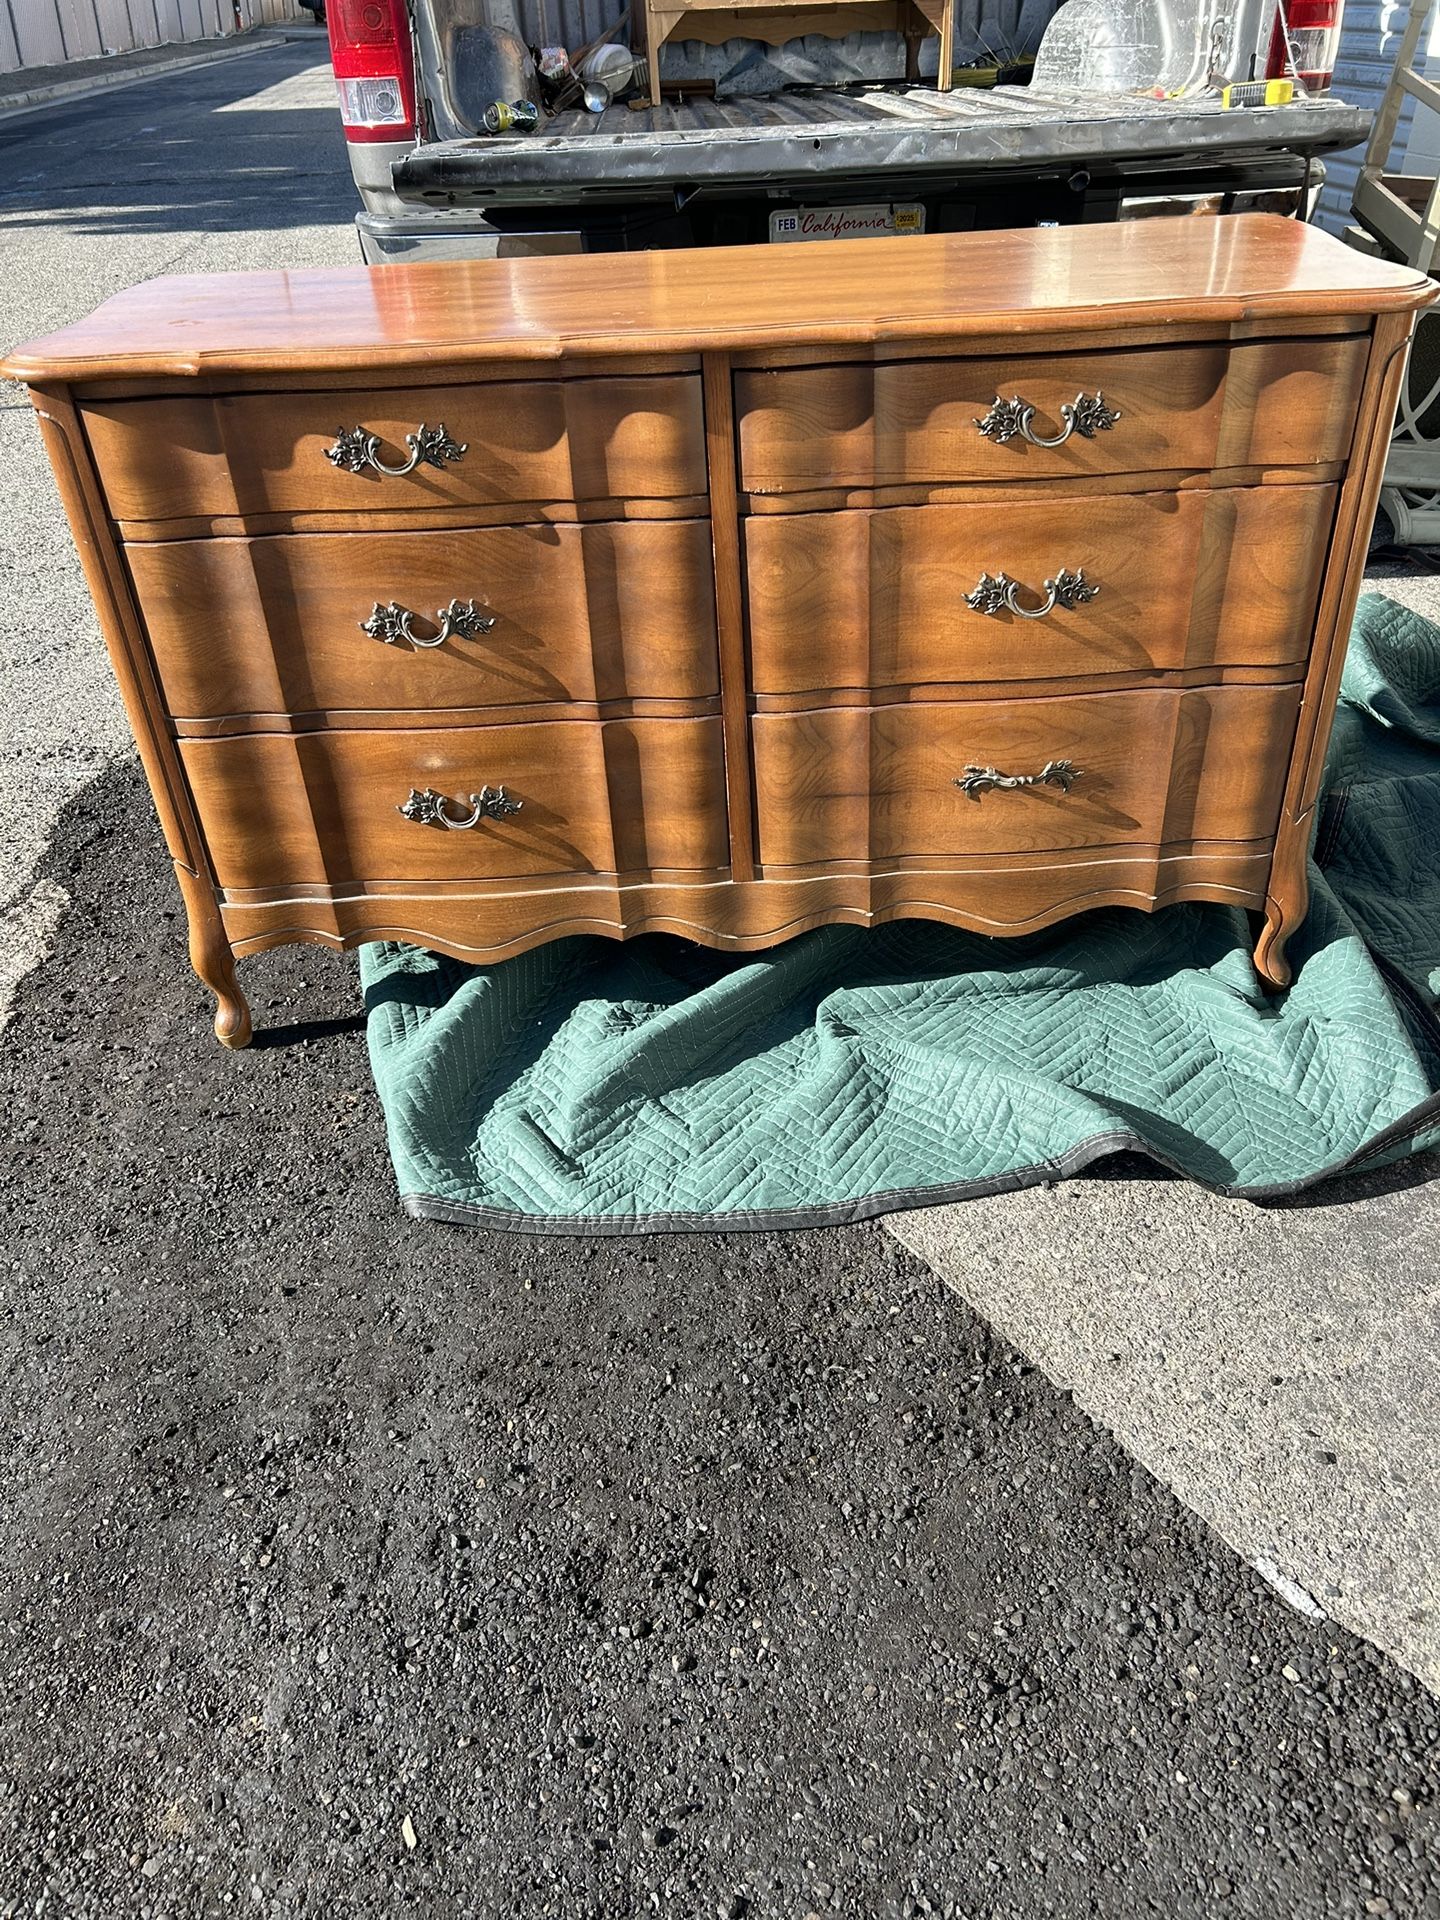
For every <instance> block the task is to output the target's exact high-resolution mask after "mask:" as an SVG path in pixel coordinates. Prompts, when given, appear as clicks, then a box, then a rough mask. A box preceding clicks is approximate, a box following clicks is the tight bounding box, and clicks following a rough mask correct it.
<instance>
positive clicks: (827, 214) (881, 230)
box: [770, 205, 925, 242]
mask: <svg viewBox="0 0 1440 1920" xmlns="http://www.w3.org/2000/svg"><path fill="white" fill-rule="evenodd" d="M924 231H925V209H924V207H913V206H905V207H900V206H887V205H881V206H875V207H786V208H785V209H784V211H783V212H779V213H772V214H771V216H770V238H771V240H772V241H776V242H784V241H791V240H868V239H872V238H874V237H875V236H877V235H879V234H892V233H893V234H901V235H904V234H911V233H923V232H924Z"/></svg>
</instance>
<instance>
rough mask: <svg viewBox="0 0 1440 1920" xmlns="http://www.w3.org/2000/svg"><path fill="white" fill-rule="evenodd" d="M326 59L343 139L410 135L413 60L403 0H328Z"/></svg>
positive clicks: (407, 137)
mask: <svg viewBox="0 0 1440 1920" xmlns="http://www.w3.org/2000/svg"><path fill="white" fill-rule="evenodd" d="M325 12H326V18H327V19H328V21H329V24H330V59H331V63H332V65H333V66H334V68H335V86H336V89H337V90H338V92H339V95H340V118H341V119H342V120H343V121H344V122H345V138H346V139H347V140H413V139H414V137H415V66H414V60H413V56H412V54H411V51H410V17H409V15H408V14H407V13H406V11H405V0H329V5H328V6H327V7H326V9H325Z"/></svg>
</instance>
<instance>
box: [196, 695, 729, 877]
mask: <svg viewBox="0 0 1440 1920" xmlns="http://www.w3.org/2000/svg"><path fill="white" fill-rule="evenodd" d="M180 752H181V756H182V758H183V761H184V765H185V771H186V773H187V775H188V776H189V780H190V785H191V788H192V790H193V792H194V795H195V804H196V806H197V808H198V810H199V814H200V818H201V821H202V822H203V824H204V828H205V835H206V839H207V841H208V843H209V847H210V854H211V859H212V861H213V864H214V869H215V875H216V879H217V880H218V882H219V884H220V886H221V887H224V888H232V887H241V888H245V887H267V888H276V887H280V888H284V887H291V886H295V885H297V884H303V883H306V882H311V883H313V882H328V883H334V882H336V881H347V880H369V881H376V880H381V881H391V880H393V881H406V880H446V879H488V878H495V877H506V878H509V877H520V876H523V875H527V874H551V873H645V872H649V871H652V870H655V869H675V870H696V869H708V870H711V871H718V872H723V871H724V870H725V869H726V865H727V861H728V857H729V854H728V848H727V845H726V839H725V811H724V808H723V806H719V805H717V804H716V795H717V794H718V793H720V792H722V791H723V784H722V783H723V779H724V765H723V749H722V742H721V731H720V722H719V721H718V720H715V719H701V720H629V721H621V720H611V721H596V722H589V721H579V720H555V721H549V722H545V723H542V724H538V725H524V726H493V727H470V728H465V729H461V730H458V731H448V730H444V729H436V730H433V731H426V732H413V733H412V732H405V731H403V730H393V731H383V732H378V731H377V732H364V731H361V730H358V729H347V730H337V731H335V732H331V733H310V734H279V733H262V734H250V735H247V736H246V737H244V738H239V739H228V740H187V741H185V742H183V743H182V744H181V747H180ZM483 786H490V787H500V786H503V787H504V788H505V790H506V792H507V794H508V795H509V796H510V797H511V798H513V799H515V800H518V801H519V802H520V803H521V811H520V812H519V813H517V814H514V815H512V816H511V817H509V818H508V819H501V820H488V819H487V820H482V821H481V822H480V824H479V825H478V826H475V827H471V828H468V829H465V830H463V831H460V832H451V831H449V830H447V829H446V828H444V827H441V826H421V825H418V824H416V823H415V822H414V821H412V820H407V819H406V818H404V816H403V815H402V814H401V813H400V812H399V808H400V806H401V804H402V803H403V802H404V801H405V799H406V798H407V796H408V794H409V792H410V790H411V788H412V787H414V788H419V789H422V790H423V789H425V788H427V787H433V788H434V789H435V790H436V791H437V792H440V793H443V794H446V795H448V796H449V797H450V798H451V799H452V800H453V801H454V802H455V809H454V810H455V811H456V812H457V813H462V814H463V812H464V811H465V810H466V809H467V805H468V797H469V796H470V795H471V794H472V793H477V792H478V791H479V790H480V788H481V787H483Z"/></svg>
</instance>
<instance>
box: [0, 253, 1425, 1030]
mask: <svg viewBox="0 0 1440 1920" xmlns="http://www.w3.org/2000/svg"><path fill="white" fill-rule="evenodd" d="M1430 295H1431V287H1430V283H1429V282H1428V281H1427V280H1426V279H1424V278H1423V277H1422V276H1420V275H1418V274H1416V273H1414V272H1412V271H1410V270H1408V269H1405V268H1400V267H1392V266H1387V265H1382V264H1378V263H1376V262H1374V261H1370V260H1367V259H1364V258H1362V257H1361V256H1360V255H1358V254H1355V253H1352V252H1349V251H1347V250H1346V249H1345V248H1344V247H1342V246H1340V245H1339V244H1338V243H1337V242H1335V241H1332V240H1330V239H1328V238H1326V237H1325V236H1323V235H1321V234H1318V233H1316V232H1314V231H1313V230H1311V229H1309V228H1306V227H1303V226H1300V225H1297V224H1296V223H1294V222H1291V221H1287V220H1283V219H1280V218H1278V217H1273V216H1268V215H1253V216H1241V217H1235V218H1230V219H1218V220H1199V219H1196V220H1155V221H1144V222H1137V223H1133V224H1125V225H1118V226H1109V227H1091V228H1086V227H1076V228H1070V229H1064V230H1056V229H1050V230H1044V231H1021V232H1011V233H997V234H984V235H966V236H955V237H933V238H925V239H915V240H907V241H905V242H903V243H902V242H895V241H889V240H878V241H869V240H860V241H844V242H832V243H830V244H828V245H818V246H801V247H777V248H773V249H764V248H750V249H744V250H729V251H726V250H715V251H706V252H692V253H650V254H631V255H614V256H591V257H587V258H578V259H577V258H550V259H533V260H524V261H504V262H499V261H497V262H477V263H474V264H446V265H424V266H412V267H403V266H397V267H381V268H376V269H368V270H367V269H365V268H360V267H356V268H353V269H340V270H335V271H328V272H301V273H261V274H239V275H224V276H214V277H207V278H193V279H188V278H171V279H162V280H155V281H151V282H149V283H148V284H146V285H144V286H140V287H136V288H134V289H132V290H131V291H130V292H129V293H126V294H122V295H121V296H120V297H118V298H117V299H114V300H111V301H109V302H108V303H107V304H106V305H105V306H103V307H101V308H100V309H99V310H98V312H96V313H95V314H94V315H92V316H91V318H89V319H88V320H85V321H82V322H81V323H79V324H78V325H76V326H74V327H71V328H69V329H67V330H66V331H65V332H63V333H60V334H58V335H56V336H54V337H53V338H50V339H47V340H42V341H39V342H37V343H36V344H34V345H32V346H30V347H27V348H24V349H22V350H20V351H19V352H17V353H16V354H14V355H13V356H12V358H11V359H10V361H9V363H8V368H7V371H8V372H10V373H11V374H12V375H15V376H18V377H19V378H21V379H23V380H25V381H27V382H28V383H29V385H30V386H31V387H32V389H33V391H34V399H35V404H36V406H37V408H38V410H39V414H40V419H41V422H42V425H43V428H44V432H45V436H46V439H47V442H48V445H49V450H50V454H51V457H52V459H53V462H54V465H55V471H56V474H57V476H58V478H59V483H60V490H61V494H62V496H63V499H64V502H65V506H66V510H67V511H68V513H69V516H70V520H71V523H72V525H73V528H74V531H75V537H76V540H77V542H78V543H79V547H80V552H81V556H82V558H83V560H84V563H85V567H86V571H87V574H88V577H89V582H90V586H91V590H92V592H93V594H94V597H95V601H96V605H97V607H98V609H99V612H100V617H101V622H102V625H103V627H104V630H105V635H106V639H107V641H108V643H109V647H110V650H111V653H112V656H113V659H114V663H115V669H116V672H117V674H118V675H119V679H120V685H121V688H122V691H123V693H124V696H125V699H126V702H127V705H128V709H129V714H130V718H131V721H132V724H133V726H134V729H135V735H136V738H137V740H138V742H139V746H140V752H141V754H142V757H143V759H144V762H145V767H146V770H147V773H148V775H149V778H150V784H151V788H152V790H153V792H154V796H155V802H156V806H157V808H158V809H159V813H160V819H161V822H162V824H163V827H164V831H165V835H166V839H167V841H168V843H169V847H170V851H171V853H172V854H173V856H174V859H175V865H176V871H177V874H178V877H179V882H180V887H181V891H182V892H183V894H184V897H185V904H186V907H187V909H188V912H189V920H190V953H191V958H192V961H193V963H194V966H195V969H196V971H197V972H198V973H199V974H200V976H201V977H202V979H204V980H205V981H206V982H207V983H208V985H209V986H210V987H211V988H212V989H213V991H214V993H215V995H216V997H217V1000H218V1002H219V1010H218V1014H217V1019H216V1032H217V1033H218V1034H219V1036H220V1038H221V1039H222V1040H223V1041H225V1042H226V1043H227V1044H228V1045H231V1046H241V1045H243V1044H244V1043H245V1041H246V1040H247V1038H248V1037H249V1033H250V1020H249V1014H248V1010H247V1008H246V1004H245V1000H244V997H243V995H242V993H241V992H240V989H239V987H238V985H237V983H236V975H235V967H234V960H235V957H236V956H240V955H244V954H248V953H253V952H256V951H257V950H258V949H260V948H263V947H268V946H274V945H276V944H278V943H281V942H284V941H292V940H319V941H327V942H330V943H332V944H337V945H351V944H354V943H356V942H358V941H362V940H376V939H392V940H409V941H414V942H417V943H419V944H421V945H424V946H428V947H434V948H437V949H440V950H441V951H444V952H446V953H450V954H454V955H458V956H459V957H461V958H462V959H466V960H476V961H488V960H498V959H501V958H503V957H504V956H506V955H509V954H514V953H517V952H520V951H522V950H523V949H524V948H526V947H529V946H533V945H535V944H536V943H538V942H540V941H543V940H547V939H551V938H554V937H555V936H557V935H561V934H573V933H607V934H615V935H627V934H634V933H640V932H646V931H652V930H655V929H664V930H667V931H669V932H672V933H677V934H681V935H685V936H687V937H689V938H691V939H695V940H700V941H704V942H707V943H709V944H712V945H715V946H721V947H731V948H757V947H763V946H766V945H769V944H771V943H773V942H776V941H779V940H784V939H787V938H789V937H791V936H792V935H795V934H798V933H801V932H803V931H804V930H806V929H807V928H810V927H814V926H817V925H819V924H821V923H822V922H825V921H832V920H848V921H854V922H858V923H860V924H862V925H863V924H871V923H874V922H878V921H883V920H888V919H892V918H894V917H896V916H899V915H919V916H929V917H933V918H936V919H940V920H948V921H952V922H956V923H958V924H960V925H963V926H966V927H972V928H976V929H979V930H980V931H983V932H985V933H991V934H1010V933H1020V932H1022V931H1025V930H1028V929H1031V928H1035V927H1042V926H1045V925H1046V924H1048V923H1050V922H1052V921H1055V920H1058V919H1060V918H1062V917H1063V916H1065V915H1067V914H1073V913H1076V912H1079V911H1081V910H1082V909H1084V908H1086V907H1092V906H1097V905H1101V904H1112V903H1118V904H1121V905H1126V906H1132V907H1141V908H1146V909H1149V908H1155V907H1161V906H1164V905H1165V904H1166V903H1168V902H1171V901H1176V900H1196V899H1204V900H1215V901H1224V902H1229V903H1230V904H1232V905H1235V906H1238V907H1244V908H1248V909H1251V910H1253V911H1254V912H1255V913H1256V914H1258V915H1260V916H1262V917H1263V925H1262V927H1261V930H1260V932H1259V944H1258V947H1257V950H1256V956H1255V959H1256V965H1257V967H1258V968H1259V970H1260V972H1261V974H1262V975H1263V976H1264V978H1265V979H1266V980H1267V981H1269V982H1271V983H1273V984H1275V985H1282V984H1283V983H1284V982H1285V980H1286V979H1287V969H1286V964H1285V959H1284V945H1285V940H1286V938H1287V936H1288V935H1289V934H1290V933H1291V931H1292V930H1293V929H1294V927H1295V926H1296V925H1297V924H1298V922H1299V921H1300V920H1301V918H1302V917H1303V915H1304V912H1305V861H1306V850H1307V840H1308V835H1309V833H1310V829H1311V826H1312V815H1313V809H1314V803H1315V798H1316V793H1317V790H1318V783H1319V780H1320V773H1321V762H1322V757H1323V754H1324V750H1325V743H1326V736H1327V733H1328V729H1329V723H1330V718H1331V714H1332V710H1333V706H1334V701H1335V695H1336V687H1337V681H1338V676H1339V672H1340V665H1341V657H1342V653H1343V648H1344V641H1345V635H1346V632H1347V629H1348V626H1349V621H1350V617H1351V613H1352V610H1353V607H1354V603H1355V597H1356V593H1357V591H1358V588H1359V582H1360V574H1361V568H1362V564H1363V561H1364V555H1365V545H1366V538H1367V535H1368V532H1369V527H1370V521H1371V517H1372V514H1373V512H1374V505H1375V497H1376V491H1377V488H1378V485H1379V480H1380V471H1381V464H1382V461H1383V458H1384V453H1385V444H1386V437H1387V433H1388V429H1389V424H1390V419H1391V416H1392V414H1393V411H1394V406H1395V400H1396V394H1397V388H1398V384H1399V381H1400V378H1401V373H1402V367H1403V361H1404V349H1405V344H1406V341H1407V339H1408V336H1409V333H1410V329H1411V326H1412V324H1413V320H1414V314H1415V311H1416V309H1417V308H1419V307H1420V306H1422V305H1424V304H1425V303H1426V302H1427V301H1428V299H1429V298H1430Z"/></svg>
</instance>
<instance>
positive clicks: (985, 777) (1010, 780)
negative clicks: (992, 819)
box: [955, 760, 1080, 800]
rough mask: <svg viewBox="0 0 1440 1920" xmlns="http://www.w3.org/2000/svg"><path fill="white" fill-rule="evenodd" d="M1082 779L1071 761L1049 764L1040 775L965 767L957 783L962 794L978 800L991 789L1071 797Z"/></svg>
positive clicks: (1058, 761)
mask: <svg viewBox="0 0 1440 1920" xmlns="http://www.w3.org/2000/svg"><path fill="white" fill-rule="evenodd" d="M1079 778H1080V769H1079V767H1077V766H1075V765H1074V763H1073V762H1072V761H1069V760H1047V761H1046V762H1045V764H1044V766H1043V767H1042V768H1041V769H1040V771H1039V773H999V772H997V771H996V769H995V768H994V767H966V769H965V771H964V773H963V774H961V775H960V776H959V777H958V778H957V779H956V781H955V785H956V786H957V787H959V789H960V791H961V792H962V793H968V794H969V796H970V798H971V799H972V800H978V799H979V798H980V796H981V794H982V793H985V792H986V791H987V790H988V789H989V788H991V787H1059V789H1060V791H1061V792H1062V793H1068V792H1069V791H1070V789H1071V787H1073V786H1074V784H1075V782H1076V781H1077V780H1078V779H1079Z"/></svg>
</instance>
